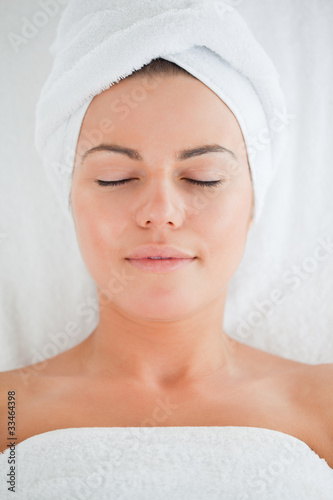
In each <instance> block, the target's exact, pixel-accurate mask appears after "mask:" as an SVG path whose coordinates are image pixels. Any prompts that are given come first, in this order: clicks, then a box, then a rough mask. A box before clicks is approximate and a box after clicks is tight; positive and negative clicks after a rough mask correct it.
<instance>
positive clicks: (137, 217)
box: [0, 75, 333, 468]
mask: <svg viewBox="0 0 333 500" xmlns="http://www.w3.org/2000/svg"><path fill="white" fill-rule="evenodd" d="M156 82H157V83H156ZM144 85H145V80H144V79H143V78H142V77H141V76H138V75H137V76H134V77H131V78H128V79H125V80H123V81H120V82H119V83H117V84H115V85H113V86H112V87H111V88H110V89H108V90H106V91H104V92H102V93H101V94H99V95H98V96H96V97H95V98H94V99H93V101H92V103H91V104H90V106H89V108H88V110H87V113H86V115H85V117H84V120H83V124H82V127H81V131H80V136H79V141H78V147H77V155H76V160H75V168H74V173H73V182H72V192H71V202H72V209H73V216H74V222H75V228H76V234H77V238H78V243H79V247H80V251H81V253H82V257H83V259H84V261H85V264H86V266H87V269H88V271H89V273H90V274H91V276H92V278H93V279H94V281H95V283H96V286H97V290H98V298H99V304H100V309H99V323H98V325H97V327H96V329H95V330H94V331H93V332H92V334H91V335H90V336H89V337H88V338H87V339H86V340H84V341H83V342H81V343H80V344H78V345H77V346H75V347H74V348H71V349H69V350H67V351H65V352H64V353H61V354H59V355H57V356H54V357H53V358H50V359H49V360H47V361H46V362H41V363H37V364H35V365H31V366H29V367H26V368H24V369H18V370H11V371H8V372H3V373H2V374H1V375H0V388H1V392H0V394H1V405H0V416H1V431H0V433H1V434H0V445H1V446H0V450H1V451H2V450H4V449H5V448H6V446H7V443H6V437H7V424H6V423H7V391H8V390H15V391H16V394H17V400H18V409H19V411H18V413H17V428H18V433H19V435H18V442H20V441H23V440H25V439H27V438H29V437H31V436H33V435H36V434H41V433H42V432H47V431H50V430H55V429H60V428H69V427H114V426H120V427H128V426H134V427H139V426H198V425H199V426H211V425H214V426H224V425H231V426H249V427H263V428H267V429H273V430H277V431H280V432H284V433H286V434H290V435H293V436H295V437H296V438H298V439H300V440H302V441H304V442H305V443H306V444H308V446H309V447H310V448H311V449H313V450H314V451H315V452H316V453H317V454H318V455H319V456H320V457H321V458H325V460H326V461H327V463H328V464H329V465H330V467H332V468H333V451H332V450H333V394H332V393H333V391H332V380H333V364H332V363H327V364H322V365H308V364H305V363H300V362H296V361H291V360H287V359H284V358H281V357H279V356H275V355H272V354H269V353H266V352H263V351H261V350H259V349H256V348H253V347H250V346H247V345H245V344H242V343H241V342H238V341H235V340H233V339H231V338H230V337H229V336H228V335H227V334H226V332H224V331H223V328H222V325H223V315H224V307H225V300H226V295H227V287H228V283H229V281H230V279H231V278H232V276H233V274H234V273H235V271H236V269H237V268H238V266H239V264H240V262H241V259H242V256H243V254H244V250H245V245H246V241H247V236H248V231H249V228H250V226H251V224H252V212H253V203H254V199H253V190H252V183H251V175H250V170H249V166H248V161H247V155H246V149H245V145H244V140H243V136H242V133H241V129H240V127H239V124H238V122H237V120H236V118H235V116H234V115H233V113H232V112H231V111H230V110H229V108H228V107H227V106H226V105H225V104H224V103H223V102H222V101H221V100H220V99H219V97H218V96H217V95H216V94H215V93H214V92H212V91H211V90H210V89H209V88H208V87H206V86H205V85H204V84H203V83H202V82H200V81H199V80H197V79H194V78H191V77H188V76H186V75H185V76H184V75H176V76H164V77H160V78H159V79H158V80H156V79H155V84H154V85H149V86H147V87H145V88H146V94H145V98H144V99H142V98H140V100H138V99H136V100H135V99H134V98H133V96H135V95H139V94H138V93H137V94H135V92H136V91H137V89H138V88H139V87H140V88H142V86H144ZM147 88H148V90H147ZM140 95H142V94H140ZM119 103H122V104H121V106H122V108H121V106H120V104H119ZM106 123H109V124H110V123H112V126H109V129H106V126H105V124H106ZM101 130H102V131H103V134H102V137H101V133H100V131H101ZM94 131H95V132H96V131H99V133H95V134H94ZM93 136H94V137H95V138H96V140H95V141H92V140H91V138H92V137H93ZM101 144H104V145H110V144H113V145H115V144H117V145H118V146H121V147H122V148H130V149H132V150H136V151H137V153H136V154H135V155H133V153H132V157H131V158H130V157H129V156H126V155H124V154H119V153H115V152H111V151H109V150H101V149H99V150H97V151H96V150H95V151H94V152H90V153H89V154H87V151H88V150H90V149H92V148H95V147H97V146H100V145H101ZM207 145H215V146H216V145H219V146H222V147H223V148H225V149H226V150H229V152H228V151H224V152H208V153H206V154H200V155H194V154H193V153H192V154H191V155H188V157H187V158H186V159H183V160H180V159H177V154H180V153H179V152H181V151H183V150H189V149H197V148H200V147H202V146H207ZM83 155H84V156H85V157H83ZM121 179H132V180H131V181H130V182H127V183H125V184H123V185H118V186H114V187H110V186H100V185H99V184H98V183H97V180H104V181H117V180H121ZM188 179H194V180H198V181H215V180H222V181H223V182H222V184H221V185H219V186H216V187H212V188H207V187H202V186H198V185H195V184H193V183H191V182H189V180H188ZM147 244H161V245H172V246H175V247H176V248H178V249H179V250H182V251H185V252H187V253H189V254H190V255H193V256H195V257H196V259H195V260H194V261H193V262H192V263H191V264H190V265H188V266H187V267H184V268H182V269H180V270H177V271H173V272H169V273H164V274H161V273H147V272H144V271H142V270H139V269H137V268H135V267H133V266H132V265H131V264H130V262H129V261H128V260H127V259H126V258H127V257H128V256H129V254H130V253H131V252H133V251H134V250H136V249H137V248H138V247H139V246H142V245H147ZM119 276H121V277H122V278H121V279H119Z"/></svg>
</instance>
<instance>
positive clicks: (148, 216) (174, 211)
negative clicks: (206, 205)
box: [135, 177, 185, 228]
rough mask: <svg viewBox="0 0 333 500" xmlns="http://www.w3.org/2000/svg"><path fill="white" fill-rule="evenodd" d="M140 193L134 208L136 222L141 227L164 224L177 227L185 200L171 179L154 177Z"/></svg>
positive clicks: (181, 217) (159, 226)
mask: <svg viewBox="0 0 333 500" xmlns="http://www.w3.org/2000/svg"><path fill="white" fill-rule="evenodd" d="M148 184H149V186H148V185H147V187H146V189H144V190H143V191H142V193H141V197H140V201H139V205H138V206H137V209H136V214H135V216H136V222H137V224H138V225H139V226H141V227H147V226H151V225H153V226H156V227H158V228H162V227H164V226H165V225H167V226H171V227H174V228H177V227H179V226H181V225H182V224H183V221H184V216H185V200H184V197H183V196H182V195H181V192H180V190H179V191H177V189H176V187H175V185H174V183H173V181H172V180H171V179H167V178H165V177H164V178H163V179H154V180H152V179H151V180H150V181H148Z"/></svg>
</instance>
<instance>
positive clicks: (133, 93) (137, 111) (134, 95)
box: [82, 75, 241, 137]
mask: <svg viewBox="0 0 333 500" xmlns="http://www.w3.org/2000/svg"><path fill="white" fill-rule="evenodd" d="M107 121H108V122H109V124H110V127H109V128H110V130H111V129H113V131H115V132H117V131H120V132H127V133H133V132H139V131H140V130H141V131H142V135H143V134H145V133H146V132H147V131H149V133H150V134H152V135H153V136H155V137H157V136H158V135H159V134H161V133H162V134H164V133H165V132H166V131H167V132H168V135H169V136H172V135H177V134H179V133H181V134H183V135H186V134H187V132H188V133H190V134H192V135H193V133H195V132H196V131H198V132H199V133H201V132H202V131H203V130H205V131H207V133H210V132H213V131H216V129H218V130H220V131H221V132H222V131H223V133H224V135H237V134H238V135H241V130H240V127H239V124H238V122H237V120H236V118H235V116H234V115H233V113H232V112H231V110H230V109H229V108H228V106H227V105H226V104H225V103H224V102H223V101H222V100H221V99H220V98H219V97H218V96H217V95H216V94H215V93H214V92H213V91H212V90H211V89H209V88H208V87H207V86H206V85H205V84H204V83H202V82H201V81H200V80H198V79H196V78H194V77H188V76H186V75H185V76H183V75H175V76H174V75H172V76H170V75H168V76H163V77H161V76H159V77H158V80H147V78H146V77H140V76H135V77H130V78H127V79H124V80H122V81H120V82H118V83H116V84H114V85H113V86H111V87H110V88H109V89H107V90H105V91H104V92H102V93H101V94H98V95H97V96H95V98H94V99H93V100H92V102H91V103H90V106H89V107H88V110H87V112H86V114H85V117H84V120H83V123H82V129H90V130H91V129H97V130H98V129H102V128H104V129H105V128H106V127H105V123H104V122H107ZM111 123H112V124H113V127H112V126H111Z"/></svg>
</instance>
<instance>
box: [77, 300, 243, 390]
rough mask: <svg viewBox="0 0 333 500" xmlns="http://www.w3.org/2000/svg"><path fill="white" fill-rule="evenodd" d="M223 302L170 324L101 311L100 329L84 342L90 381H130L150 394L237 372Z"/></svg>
mask: <svg viewBox="0 0 333 500" xmlns="http://www.w3.org/2000/svg"><path fill="white" fill-rule="evenodd" d="M224 303H225V296H224V297H219V298H218V299H217V300H215V301H213V302H212V303H210V304H209V305H208V306H206V307H204V308H202V309H201V310H200V311H197V312H196V313H195V314H191V316H190V317H185V318H182V319H174V320H168V321H157V320H154V321H147V320H146V319H144V318H138V317H133V316H130V315H129V314H128V313H127V312H126V313H124V311H123V310H119V309H118V308H117V307H116V306H115V305H114V304H111V305H109V306H108V307H107V308H106V307H104V308H100V321H99V324H98V326H97V328H96V329H95V330H94V331H93V333H92V334H91V335H90V336H89V337H88V339H87V340H86V341H85V342H84V349H85V353H84V356H83V358H84V359H85V362H84V366H85V367H86V369H87V370H89V375H90V376H92V377H103V378H104V377H110V378H112V379H115V378H117V379H119V378H122V379H131V380H135V381H136V382H137V383H142V384H143V385H144V387H146V388H152V389H153V388H161V387H163V388H167V387H170V388H171V387H176V386H180V385H182V384H185V383H191V382H193V381H200V380H202V379H203V377H207V376H210V375H213V374H216V373H217V372H219V373H222V372H223V373H225V374H227V373H229V372H230V371H231V370H232V368H233V363H234V358H235V354H236V346H237V344H238V343H237V342H235V341H233V340H232V339H231V338H230V337H228V336H227V335H226V333H225V332H224V331H223V328H222V324H223V312H224Z"/></svg>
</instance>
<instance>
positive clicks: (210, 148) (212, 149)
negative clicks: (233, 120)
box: [81, 144, 237, 164]
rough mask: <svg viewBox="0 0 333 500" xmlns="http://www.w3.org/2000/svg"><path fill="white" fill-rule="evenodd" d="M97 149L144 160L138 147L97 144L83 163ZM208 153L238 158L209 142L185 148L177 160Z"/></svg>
mask: <svg viewBox="0 0 333 500" xmlns="http://www.w3.org/2000/svg"><path fill="white" fill-rule="evenodd" d="M96 151H109V152H111V153H117V154H121V155H124V156H127V157H128V158H130V159H131V160H136V161H143V158H142V156H141V155H140V153H139V151H137V150H136V149H132V148H126V147H123V146H119V145H118V144H100V145H99V146H95V147H93V148H91V149H88V151H85V152H84V153H83V155H82V156H81V164H82V163H83V162H84V160H85V159H86V158H87V156H89V155H90V154H92V153H95V152H96ZM208 153H226V154H228V155H229V156H231V157H232V158H233V159H234V160H237V157H236V155H235V154H234V153H233V152H232V151H230V149H227V148H225V147H223V146H220V145H219V144H208V145H204V146H198V147H196V148H193V149H183V150H181V151H178V152H177V153H176V155H175V160H177V161H183V160H187V159H189V158H195V157H197V156H202V155H205V154H208Z"/></svg>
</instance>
